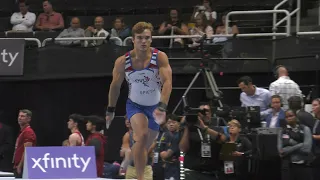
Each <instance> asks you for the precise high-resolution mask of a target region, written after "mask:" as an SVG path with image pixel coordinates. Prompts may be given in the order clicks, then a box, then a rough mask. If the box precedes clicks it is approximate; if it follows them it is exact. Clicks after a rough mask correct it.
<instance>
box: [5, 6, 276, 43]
mask: <svg viewBox="0 0 320 180" xmlns="http://www.w3.org/2000/svg"><path fill="white" fill-rule="evenodd" d="M14 2H15V0H3V1H2V2H1V7H0V11H1V18H0V31H7V30H10V29H11V24H10V22H9V20H10V16H11V14H12V13H13V12H14V11H16V10H17V9H18V7H17V5H15V3H14ZM28 2H29V4H30V8H29V9H30V11H32V12H34V13H36V14H39V13H40V12H42V0H28ZM51 2H52V3H53V7H54V9H55V10H56V11H58V12H62V14H63V16H64V17H65V24H66V26H68V25H69V22H70V17H73V16H80V18H81V21H82V26H83V27H87V26H88V25H91V24H92V23H93V17H94V16H97V15H101V16H104V18H105V29H110V28H111V26H112V21H113V20H114V18H115V17H116V16H119V15H121V16H124V17H125V20H126V23H127V24H128V25H132V24H134V23H135V22H137V21H142V20H144V21H148V22H151V23H153V24H154V25H155V27H158V26H159V25H160V24H161V22H162V21H163V20H165V19H166V17H167V12H168V9H169V8H178V9H180V10H181V12H182V20H184V21H186V22H188V21H189V20H190V16H191V14H192V11H193V7H194V6H195V5H197V4H198V2H197V1H194V0H186V1H183V3H182V1H172V0H162V1H159V2H157V3H155V2H154V1H151V0H136V1H126V0H118V1H113V2H112V3H111V2H110V1H105V0H52V1H51ZM277 3H279V0H263V1H256V0H249V1H246V0H223V1H222V0H218V1H215V2H213V9H215V10H216V11H217V12H218V13H219V15H220V14H221V13H223V12H226V11H231V10H233V11H234V10H253V9H255V10H259V9H260V10H262V9H273V7H274V6H275V5H276V4H277ZM146 14H147V16H146ZM280 17H281V16H279V18H280ZM218 18H221V16H218ZM232 18H233V20H234V22H236V23H237V25H238V27H239V29H240V32H241V33H250V32H267V31H268V32H270V31H271V20H272V15H271V14H268V15H259V14H257V15H248V16H243V15H240V16H233V17H232ZM54 35H55V34H54ZM20 36H21V35H19V37H20ZM48 36H50V35H48ZM52 36H53V35H52ZM50 37H51V36H50Z"/></svg>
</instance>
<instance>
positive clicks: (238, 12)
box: [226, 9, 291, 37]
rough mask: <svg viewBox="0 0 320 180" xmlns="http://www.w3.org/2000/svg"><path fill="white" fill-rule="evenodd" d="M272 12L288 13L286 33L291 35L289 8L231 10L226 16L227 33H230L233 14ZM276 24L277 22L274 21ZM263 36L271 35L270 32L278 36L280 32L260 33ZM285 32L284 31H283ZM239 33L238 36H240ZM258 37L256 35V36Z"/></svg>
mask: <svg viewBox="0 0 320 180" xmlns="http://www.w3.org/2000/svg"><path fill="white" fill-rule="evenodd" d="M271 13H273V14H274V13H284V14H286V17H285V20H286V21H287V24H286V33H285V34H286V35H285V36H290V30H291V18H290V13H289V11H287V10H284V9H281V10H260V11H231V12H229V13H228V14H227V16H226V29H227V31H226V33H227V34H229V32H228V28H229V23H230V16H231V15H243V14H271ZM274 24H276V23H275V22H274ZM258 34H260V35H261V36H270V34H274V36H278V35H276V34H279V33H275V32H274V33H258ZM263 34H268V35H263ZM282 34H283V33H282ZM239 35H240V34H239ZM239 35H237V36H239ZM255 37H256V36H255Z"/></svg>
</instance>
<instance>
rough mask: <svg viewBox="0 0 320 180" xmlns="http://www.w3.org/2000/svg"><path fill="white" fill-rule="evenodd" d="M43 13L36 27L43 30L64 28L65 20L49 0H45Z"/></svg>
mask: <svg viewBox="0 0 320 180" xmlns="http://www.w3.org/2000/svg"><path fill="white" fill-rule="evenodd" d="M42 6H43V11H44V12H43V13H41V14H40V15H39V16H38V19H37V22H36V29H38V30H41V31H54V30H61V29H63V28H64V20H63V17H62V15H61V14H60V13H58V12H55V11H53V9H52V4H51V3H50V2H49V1H44V2H43V4H42Z"/></svg>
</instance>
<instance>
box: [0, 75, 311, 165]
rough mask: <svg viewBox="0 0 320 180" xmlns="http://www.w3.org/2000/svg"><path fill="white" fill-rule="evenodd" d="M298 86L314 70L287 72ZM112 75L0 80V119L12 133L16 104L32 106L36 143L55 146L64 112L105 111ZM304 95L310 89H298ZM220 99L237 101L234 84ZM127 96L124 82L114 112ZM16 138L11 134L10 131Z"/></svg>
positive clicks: (112, 151)
mask: <svg viewBox="0 0 320 180" xmlns="http://www.w3.org/2000/svg"><path fill="white" fill-rule="evenodd" d="M242 75H244V74H225V75H223V76H220V75H215V77H216V81H217V84H218V86H219V87H236V86H237V84H236V80H237V79H238V78H239V77H240V76H242ZM247 75H250V76H252V78H253V80H254V83H255V84H256V85H257V86H260V87H267V86H269V84H270V82H272V81H274V77H273V76H271V75H270V73H261V74H247ZM192 77H193V75H174V76H173V85H174V87H175V88H176V87H186V86H188V84H189V83H190V82H191V79H192ZM291 77H292V79H294V80H295V81H296V82H297V83H299V84H300V85H311V84H315V83H316V74H315V72H294V73H291ZM110 82H111V77H101V78H86V79H70V80H46V81H25V82H23V81H21V82H1V83H0V111H1V117H0V121H1V122H4V123H5V124H8V125H9V126H11V127H13V129H14V134H15V135H17V133H18V131H19V127H18V124H17V114H18V111H19V109H24V108H27V109H30V110H32V111H33V118H32V123H31V125H32V127H33V128H34V130H35V132H36V134H37V138H38V145H40V146H57V145H61V143H62V141H63V140H64V139H66V138H67V137H68V135H69V131H68V129H67V120H68V116H69V115H70V114H71V113H80V114H83V115H89V114H97V115H101V116H103V115H104V112H105V107H106V106H107V102H108V98H107V95H108V90H109V84H110ZM194 87H203V80H202V77H201V78H199V79H198V81H197V82H196V83H195V86H194ZM302 90H303V92H304V93H305V94H307V93H308V92H309V91H310V88H302ZM222 91H223V93H224V98H223V103H225V104H228V105H230V106H237V105H240V102H239V93H240V90H239V89H231V90H222ZM183 92H184V90H181V89H174V90H173V92H172V95H171V99H170V103H169V112H170V111H171V110H172V109H173V108H174V107H175V105H176V104H177V103H178V101H179V99H180V98H181V96H182V94H183ZM126 98H127V86H126V84H125V83H124V85H123V88H122V89H121V95H120V98H119V101H118V105H117V112H116V115H117V116H123V115H124V114H125V101H126ZM188 100H189V102H190V105H191V106H197V105H198V103H199V102H201V101H206V95H205V91H204V90H191V91H190V93H189V94H188ZM125 131H126V130H125V127H124V121H123V118H116V119H115V120H114V121H113V123H112V125H111V127H110V129H109V130H108V131H106V135H107V136H108V142H109V143H108V154H107V157H106V159H107V160H117V159H119V157H118V154H119V153H118V152H119V148H120V144H121V138H122V136H123V134H124V133H125ZM15 137H16V136H15Z"/></svg>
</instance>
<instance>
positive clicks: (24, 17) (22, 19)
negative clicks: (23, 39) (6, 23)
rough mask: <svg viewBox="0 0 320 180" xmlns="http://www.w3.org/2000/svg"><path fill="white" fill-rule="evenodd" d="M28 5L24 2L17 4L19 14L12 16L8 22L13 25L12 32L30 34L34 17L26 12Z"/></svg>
mask: <svg viewBox="0 0 320 180" xmlns="http://www.w3.org/2000/svg"><path fill="white" fill-rule="evenodd" d="M28 8H29V5H28V4H27V3H26V2H25V1H21V2H19V9H20V12H15V13H13V14H12V16H11V19H10V22H11V24H12V25H13V28H12V30H13V31H25V32H32V29H33V25H34V23H35V21H36V15H35V14H34V13H32V12H29V11H28Z"/></svg>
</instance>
